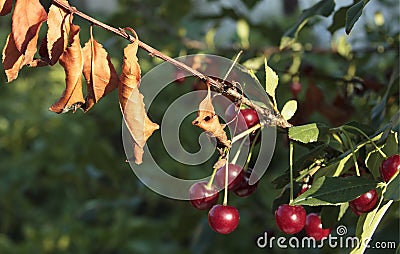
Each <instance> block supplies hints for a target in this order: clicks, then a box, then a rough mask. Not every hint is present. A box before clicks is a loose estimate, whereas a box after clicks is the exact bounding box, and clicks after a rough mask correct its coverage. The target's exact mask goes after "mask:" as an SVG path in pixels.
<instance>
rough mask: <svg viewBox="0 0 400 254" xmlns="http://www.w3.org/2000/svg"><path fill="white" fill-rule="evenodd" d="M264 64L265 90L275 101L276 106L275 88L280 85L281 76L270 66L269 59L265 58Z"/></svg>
mask: <svg viewBox="0 0 400 254" xmlns="http://www.w3.org/2000/svg"><path fill="white" fill-rule="evenodd" d="M264 65H265V91H266V92H267V94H268V95H269V96H271V98H272V99H273V101H274V105H275V106H276V99H275V90H276V88H277V87H278V81H279V77H278V75H277V74H276V73H275V71H274V70H272V69H271V68H270V67H269V66H268V64H267V59H264Z"/></svg>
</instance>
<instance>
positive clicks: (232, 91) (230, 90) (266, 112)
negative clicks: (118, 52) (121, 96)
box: [52, 0, 292, 128]
mask: <svg viewBox="0 0 400 254" xmlns="http://www.w3.org/2000/svg"><path fill="white" fill-rule="evenodd" d="M52 2H53V4H55V5H56V6H58V7H60V8H62V9H63V10H65V11H68V12H69V13H71V14H74V15H76V16H79V17H81V18H83V19H85V20H87V21H89V22H90V23H92V24H93V25H96V26H98V27H101V28H103V29H105V30H107V31H109V32H112V33H114V34H116V35H119V36H121V37H123V38H125V39H127V40H129V41H130V42H134V41H135V38H134V37H132V36H130V35H129V34H127V33H126V32H125V31H124V30H123V29H121V28H115V27H112V26H109V25H107V24H104V23H103V22H100V21H98V20H97V19H94V18H92V17H90V16H88V15H86V14H85V13H83V12H81V11H79V10H77V9H76V8H75V7H72V6H70V5H68V4H67V3H65V2H62V1H61V0H53V1H52ZM138 44H139V47H140V48H142V49H144V50H146V51H147V52H149V53H150V55H151V56H155V57H158V58H160V59H162V60H164V61H166V62H169V63H171V64H173V65H174V66H176V67H178V68H180V69H182V70H184V71H187V72H189V73H191V74H192V75H193V76H196V77H198V78H199V79H201V80H202V81H204V82H206V83H209V84H210V85H212V86H213V87H214V89H215V90H216V91H217V92H220V93H223V94H226V95H230V96H233V97H234V98H235V99H236V100H238V101H240V102H241V103H243V104H245V105H247V106H249V107H251V108H253V109H254V110H256V111H257V112H258V113H259V115H260V123H261V124H262V125H267V126H278V127H281V128H288V127H291V126H292V125H291V124H290V123H289V122H287V121H286V120H285V119H283V117H282V116H280V115H279V114H278V115H275V114H274V112H273V111H271V110H270V109H268V108H263V107H260V106H258V105H256V104H254V103H253V102H252V101H251V100H249V99H248V98H246V97H245V96H243V95H242V94H241V93H240V92H238V91H237V90H236V88H235V87H227V86H225V85H224V84H223V83H221V82H219V81H218V80H216V79H213V78H210V77H208V76H207V75H204V74H203V73H201V72H199V71H197V70H195V69H193V68H191V67H190V66H188V65H186V64H184V63H182V62H180V61H177V60H175V59H173V58H171V57H169V56H167V55H165V54H163V53H162V52H160V51H158V50H157V49H155V48H153V47H151V46H150V45H148V44H146V43H144V42H142V41H139V43H138Z"/></svg>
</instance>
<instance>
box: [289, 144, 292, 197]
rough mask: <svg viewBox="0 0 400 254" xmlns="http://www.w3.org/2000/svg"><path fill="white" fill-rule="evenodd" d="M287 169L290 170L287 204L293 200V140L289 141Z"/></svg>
mask: <svg viewBox="0 0 400 254" xmlns="http://www.w3.org/2000/svg"><path fill="white" fill-rule="evenodd" d="M289 170H290V200H289V204H291V203H292V202H293V141H292V140H290V143H289Z"/></svg>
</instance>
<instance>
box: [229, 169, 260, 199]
mask: <svg viewBox="0 0 400 254" xmlns="http://www.w3.org/2000/svg"><path fill="white" fill-rule="evenodd" d="M252 171H253V170H252V169H251V168H249V169H247V171H246V172H245V173H244V176H243V180H242V182H241V183H240V185H239V186H238V187H237V188H236V189H235V190H234V191H233V192H234V193H235V194H236V195H237V196H239V197H247V196H249V195H251V194H253V192H255V191H256V190H257V186H258V181H257V182H256V183H254V184H253V185H250V184H249V180H250V175H251V173H252Z"/></svg>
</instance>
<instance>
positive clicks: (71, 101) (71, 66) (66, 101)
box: [49, 24, 85, 113]
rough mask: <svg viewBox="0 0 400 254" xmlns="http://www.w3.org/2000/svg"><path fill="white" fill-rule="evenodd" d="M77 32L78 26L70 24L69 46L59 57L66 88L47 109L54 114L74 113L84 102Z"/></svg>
mask: <svg viewBox="0 0 400 254" xmlns="http://www.w3.org/2000/svg"><path fill="white" fill-rule="evenodd" d="M79 31H80V27H79V26H77V25H74V24H71V33H70V44H71V46H70V47H68V48H67V49H66V50H65V52H64V53H63V54H62V55H61V57H60V65H61V66H62V67H63V68H64V71H65V76H66V77H65V83H66V87H65V90H64V92H63V94H62V95H61V97H60V98H59V99H58V101H57V102H56V103H54V104H53V105H51V107H50V109H49V110H50V111H53V112H55V113H65V112H68V111H69V110H74V111H75V110H76V109H78V108H80V107H81V105H82V104H83V103H84V102H85V100H84V98H83V93H82V78H81V77H82V70H83V56H82V48H81V44H80V39H79Z"/></svg>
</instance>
